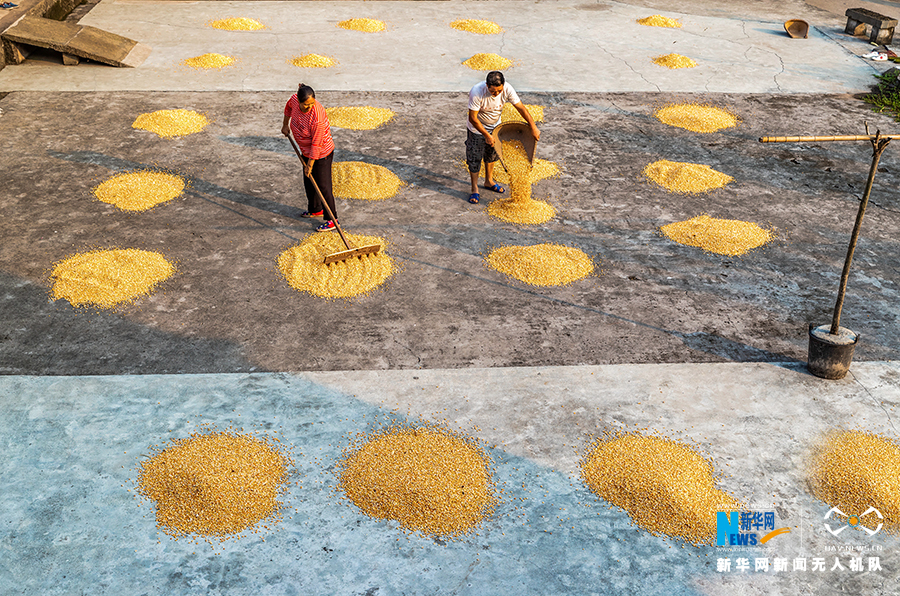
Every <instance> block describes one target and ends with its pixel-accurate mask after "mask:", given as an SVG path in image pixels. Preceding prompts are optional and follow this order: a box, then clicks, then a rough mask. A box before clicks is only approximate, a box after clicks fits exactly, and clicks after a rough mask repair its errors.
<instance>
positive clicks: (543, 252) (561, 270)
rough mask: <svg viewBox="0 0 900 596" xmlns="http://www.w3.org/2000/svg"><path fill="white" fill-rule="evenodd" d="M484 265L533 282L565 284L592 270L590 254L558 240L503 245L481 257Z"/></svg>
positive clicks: (535, 283)
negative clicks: (531, 243) (555, 242)
mask: <svg viewBox="0 0 900 596" xmlns="http://www.w3.org/2000/svg"><path fill="white" fill-rule="evenodd" d="M484 263H485V265H487V266H488V267H490V268H491V269H495V270H497V271H499V272H500V273H504V274H506V275H508V276H510V277H512V278H515V279H518V280H519V281H522V282H525V283H527V284H531V285H533V286H543V287H546V286H564V285H567V284H570V283H572V282H574V281H577V280H579V279H581V278H583V277H587V276H588V275H590V274H591V272H592V271H593V270H594V263H593V262H592V261H591V258H590V257H589V256H587V255H586V254H584V253H583V252H582V251H580V250H578V249H577V248H571V247H569V246H562V245H559V244H535V245H533V246H503V247H501V248H496V249H494V250H492V251H491V253H490V254H489V255H488V256H487V257H486V258H485V259H484Z"/></svg>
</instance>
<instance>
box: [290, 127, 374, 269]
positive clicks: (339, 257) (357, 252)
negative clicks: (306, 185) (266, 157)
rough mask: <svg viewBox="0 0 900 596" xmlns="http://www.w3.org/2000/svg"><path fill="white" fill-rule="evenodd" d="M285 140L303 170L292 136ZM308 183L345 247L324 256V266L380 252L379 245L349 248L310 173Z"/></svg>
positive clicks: (300, 156) (342, 232)
mask: <svg viewBox="0 0 900 596" xmlns="http://www.w3.org/2000/svg"><path fill="white" fill-rule="evenodd" d="M287 138H288V140H289V141H290V142H291V147H293V148H294V153H296V154H297V157H299V158H300V163H302V164H303V165H304V170H305V169H306V168H305V166H306V162H305V161H303V154H301V153H300V148H299V147H297V142H296V141H295V140H294V136H293V135H288V136H287ZM309 181H310V182H312V185H313V188H315V189H316V194H318V195H319V199H320V200H321V201H322V205H323V206H324V207H325V211H327V212H328V217H330V218H331V221H333V222H334V227H335V228H336V229H337V231H338V234H340V235H341V241H342V242H343V243H344V246H346V247H347V250H342V251H338V252H334V253H331V254H330V255H325V264H326V265H330V264H331V263H336V262H337V261H346V260H347V259H349V258H351V257H361V256H363V255H375V254H378V251H380V250H381V245H380V244H369V245H367V246H360V247H358V248H354V247H352V246H350V243H349V242H347V237H346V236H344V231H343V230H342V229H341V224H339V223H338V221H337V218H336V217H335V216H334V213H332V212H331V207H329V206H328V201H326V200H325V197H324V196H322V191H321V190H319V185H318V184H316V180H315V178H313V177H312V173H310V176H309Z"/></svg>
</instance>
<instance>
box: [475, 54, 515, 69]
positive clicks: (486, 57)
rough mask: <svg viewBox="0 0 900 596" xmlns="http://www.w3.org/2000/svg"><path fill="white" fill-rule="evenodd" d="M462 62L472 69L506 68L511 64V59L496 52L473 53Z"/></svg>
mask: <svg viewBox="0 0 900 596" xmlns="http://www.w3.org/2000/svg"><path fill="white" fill-rule="evenodd" d="M463 64H464V65H466V66H468V67H469V68H471V69H472V70H506V69H507V68H509V67H510V66H512V65H513V63H512V60H509V59H507V58H504V57H503V56H498V55H497V54H475V55H474V56H472V57H471V58H469V59H468V60H466V61H465V62H463Z"/></svg>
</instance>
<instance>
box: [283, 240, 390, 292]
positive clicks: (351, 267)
mask: <svg viewBox="0 0 900 596" xmlns="http://www.w3.org/2000/svg"><path fill="white" fill-rule="evenodd" d="M344 235H345V236H347V240H348V241H349V242H350V243H351V244H352V245H353V246H366V245H370V244H381V245H382V249H381V250H380V251H379V252H378V254H376V255H365V256H362V257H353V258H351V259H347V260H346V261H338V262H336V263H331V264H330V265H325V264H324V263H323V261H324V259H325V256H326V255H329V254H332V253H336V252H340V251H342V250H346V247H345V246H344V244H343V243H342V242H341V238H340V236H339V235H338V234H337V232H319V233H316V234H313V235H311V236H308V237H306V238H305V239H304V240H303V242H301V243H300V244H298V245H296V246H292V247H291V248H289V249H288V250H286V251H284V252H283V253H281V254H280V255H279V256H278V270H279V271H281V274H282V275H284V278H285V279H286V280H287V282H288V284H290V286H291V287H292V288H294V289H295V290H299V291H301V292H306V293H308V294H311V295H313V296H318V297H320V298H351V297H353V296H359V295H362V294H368V293H369V292H371V291H373V290H374V289H375V288H377V287H378V286H380V285H381V284H382V283H384V282H385V280H387V278H388V277H390V276H391V274H392V273H393V272H394V261H393V259H391V258H390V257H389V256H388V255H387V254H386V253H385V252H384V247H385V245H386V242H385V240H384V238H378V237H377V236H361V235H357V234H348V233H347V232H346V231H345V232H344Z"/></svg>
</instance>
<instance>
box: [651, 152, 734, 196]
mask: <svg viewBox="0 0 900 596" xmlns="http://www.w3.org/2000/svg"><path fill="white" fill-rule="evenodd" d="M642 174H643V175H644V176H646V177H647V178H649V179H650V180H652V181H653V182H656V183H657V184H659V185H660V186H662V187H663V188H665V189H666V190H668V191H670V192H678V193H687V194H698V193H704V192H709V191H711V190H713V189H716V188H721V187H723V186H725V185H726V184H728V183H729V182H734V178H732V177H731V176H729V175H728V174H723V173H722V172H718V171H716V170H714V169H712V168H711V167H709V166H705V165H702V164H698V163H686V162H681V161H669V160H667V159H661V160H659V161H654V162H653V163H650V164H647V166H646V167H644V170H643V171H642Z"/></svg>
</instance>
